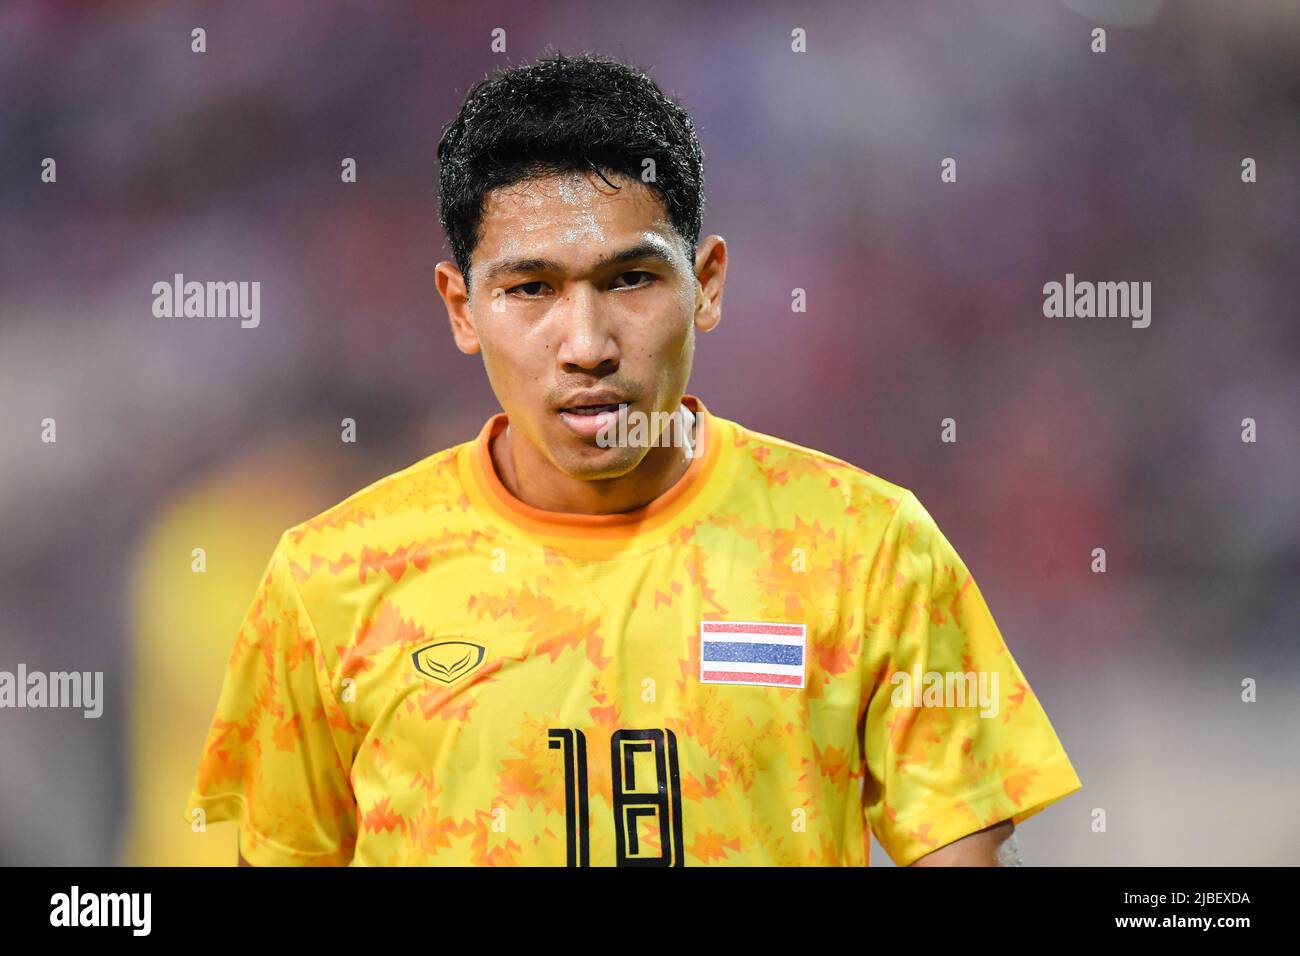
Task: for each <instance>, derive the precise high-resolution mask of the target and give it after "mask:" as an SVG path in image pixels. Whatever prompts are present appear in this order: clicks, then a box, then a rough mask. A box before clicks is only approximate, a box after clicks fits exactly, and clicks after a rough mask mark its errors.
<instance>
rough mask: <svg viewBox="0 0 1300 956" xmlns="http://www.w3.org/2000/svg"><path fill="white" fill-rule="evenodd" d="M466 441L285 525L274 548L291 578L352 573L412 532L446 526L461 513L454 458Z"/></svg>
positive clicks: (408, 539) (409, 539)
mask: <svg viewBox="0 0 1300 956" xmlns="http://www.w3.org/2000/svg"><path fill="white" fill-rule="evenodd" d="M467 444H470V443H469V442H464V443H461V444H459V445H453V446H451V447H450V448H445V449H443V450H442V451H439V452H436V453H434V454H432V455H429V456H428V457H426V458H422V459H420V460H419V461H417V462H415V463H414V464H411V465H408V466H407V467H406V468H403V469H401V470H400V471H396V472H393V473H392V474H389V475H385V476H384V477H382V478H380V479H378V480H377V481H374V482H372V483H371V484H369V485H366V486H365V487H364V488H361V489H360V490H358V491H356V492H354V493H353V494H351V495H349V496H348V497H346V498H344V499H343V500H342V501H340V502H338V503H337V504H334V505H332V506H330V507H329V508H326V509H325V510H324V511H322V512H320V513H319V514H316V515H314V516H312V517H311V518H308V519H307V520H306V521H302V522H299V523H298V524H296V525H294V526H292V527H290V528H288V529H286V530H285V532H284V533H283V535H282V536H281V538H280V542H279V544H278V545H277V549H276V550H277V555H278V556H279V557H280V558H281V559H282V560H283V561H285V562H286V563H287V565H288V568H289V570H290V572H291V573H292V576H293V578H294V581H295V583H296V584H299V585H301V584H303V583H304V582H306V581H308V580H310V579H312V578H314V577H316V576H317V574H318V573H320V572H328V575H327V576H329V577H338V576H339V575H341V574H343V573H344V572H347V571H349V569H350V570H351V573H353V574H355V573H356V572H357V567H356V566H357V565H358V564H364V563H365V562H366V561H368V560H374V559H376V558H377V557H378V558H382V557H383V556H387V555H390V554H391V553H392V552H393V551H394V550H395V549H405V548H409V547H414V546H417V545H418V542H417V541H416V540H415V538H416V537H418V536H419V535H420V534H426V535H427V534H428V533H429V529H430V528H436V527H445V526H446V525H447V524H448V523H449V522H451V521H454V520H455V517H456V516H457V515H462V514H464V512H465V508H466V501H465V495H464V490H463V487H462V485H461V481H460V474H459V470H458V464H457V459H458V457H459V453H460V452H461V450H462V449H463V448H464V447H465V445H467ZM439 517H443V518H446V519H447V520H446V521H442V522H437V521H435V522H433V523H430V521H429V519H430V518H435V519H436V518H439ZM412 519H417V520H412ZM413 535H414V536H415V537H413ZM362 576H363V577H364V572H363V573H362Z"/></svg>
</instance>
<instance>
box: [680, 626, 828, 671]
mask: <svg viewBox="0 0 1300 956" xmlns="http://www.w3.org/2000/svg"><path fill="white" fill-rule="evenodd" d="M806 638H807V628H806V626H805V625H803V624H777V623H769V622H766V621H701V622H700V683H702V684H761V685H764V686H767V687H803V684H804V675H805V668H804V660H805V650H806V648H805V644H806Z"/></svg>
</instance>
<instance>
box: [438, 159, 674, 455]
mask: <svg viewBox="0 0 1300 956" xmlns="http://www.w3.org/2000/svg"><path fill="white" fill-rule="evenodd" d="M609 179H610V182H613V183H614V184H615V185H617V186H619V187H621V188H619V189H613V188H611V187H610V186H609V185H607V184H606V183H605V182H604V181H603V180H602V179H601V178H600V177H599V176H597V175H596V174H595V173H576V172H575V173H568V174H558V175H551V176H547V177H541V178H537V179H531V180H525V181H523V182H520V183H517V184H515V185H513V186H509V187H503V188H501V189H497V190H493V191H492V192H490V193H489V194H488V195H487V196H486V197H485V202H484V212H483V219H482V225H481V227H480V231H479V242H478V245H477V246H476V247H475V249H474V254H473V263H472V265H471V268H470V282H471V284H470V288H469V300H470V312H471V314H472V321H473V327H474V336H475V337H476V338H477V342H478V345H479V346H480V347H481V349H482V352H483V364H484V367H485V369H486V370H487V375H488V380H489V382H490V383H491V385H492V390H493V391H494V392H495V393H496V396H497V400H498V401H499V402H500V403H501V407H502V408H503V409H504V410H505V412H506V414H507V415H508V416H509V418H510V426H511V429H512V432H513V433H514V434H516V435H518V436H520V437H523V438H526V439H527V440H529V441H531V442H532V443H533V445H534V446H535V447H536V448H537V449H538V451H540V452H541V454H543V455H544V456H545V457H546V458H547V459H548V460H549V461H550V462H551V463H552V464H553V465H555V467H556V468H558V469H560V470H561V471H563V472H565V473H566V474H568V475H570V476H571V477H575V478H584V479H596V478H615V477H619V476H620V475H623V474H626V473H627V472H629V471H631V470H632V469H634V468H636V466H637V465H639V464H640V463H641V460H642V459H643V458H644V457H645V455H646V453H647V452H648V451H649V450H650V449H649V448H648V447H645V446H642V447H608V448H606V447H601V445H600V444H599V443H598V440H597V430H598V428H599V426H600V425H601V424H603V423H606V422H608V421H609V417H608V416H597V415H593V414H591V409H590V408H587V409H586V410H585V411H572V410H568V409H574V408H575V407H576V406H590V405H592V404H593V403H596V404H605V403H612V404H613V405H617V404H618V403H626V405H627V409H626V412H627V413H628V414H631V413H634V412H637V413H643V414H645V415H646V416H651V415H652V414H653V413H654V412H668V413H671V412H674V411H676V409H677V408H678V405H679V404H680V401H681V397H682V394H683V393H684V392H685V390H686V385H687V381H688V379H689V378H690V371H691V361H692V358H693V355H694V348H695V317H696V311H697V305H696V303H697V292H698V291H699V288H700V287H699V284H698V282H697V280H696V276H695V272H694V268H693V263H691V262H690V261H689V260H688V258H687V256H686V251H685V250H684V249H683V243H682V241H681V239H680V237H679V236H678V234H677V233H676V231H675V230H674V229H673V227H672V225H671V223H670V222H669V220H668V219H667V216H666V214H665V211H664V207H663V203H662V201H661V200H660V199H659V198H658V196H657V194H655V193H654V192H652V191H651V190H650V189H649V188H648V187H647V186H645V185H644V184H642V183H639V182H637V181H635V180H632V179H628V178H624V177H617V178H616V177H614V176H610V177H609ZM463 347H464V346H463V345H462V348H463ZM600 392H609V393H612V394H610V395H608V396H602V395H599V394H596V393H600ZM583 393H588V394H585V395H584V394H583ZM662 421H664V419H663V418H653V417H648V418H647V424H648V423H649V422H662Z"/></svg>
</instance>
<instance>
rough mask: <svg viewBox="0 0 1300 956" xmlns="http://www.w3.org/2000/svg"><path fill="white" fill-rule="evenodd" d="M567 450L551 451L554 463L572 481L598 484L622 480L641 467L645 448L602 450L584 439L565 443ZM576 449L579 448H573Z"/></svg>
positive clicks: (554, 449)
mask: <svg viewBox="0 0 1300 956" xmlns="http://www.w3.org/2000/svg"><path fill="white" fill-rule="evenodd" d="M566 444H567V446H568V447H564V448H552V450H551V460H552V461H554V462H555V466H556V467H557V468H559V469H560V470H561V471H563V472H564V473H565V474H566V475H568V476H569V477H571V478H581V479H582V480H583V481H596V480H598V479H603V478H621V477H623V476H624V475H626V474H627V473H628V472H630V471H632V470H633V469H634V468H636V466H637V465H639V464H641V461H642V459H644V458H645V453H646V452H647V451H648V450H649V449H646V448H601V447H600V446H599V445H596V444H594V443H593V444H587V443H586V442H584V441H582V440H581V439H577V438H575V439H573V440H572V441H570V442H567V443H566ZM574 446H576V447H574Z"/></svg>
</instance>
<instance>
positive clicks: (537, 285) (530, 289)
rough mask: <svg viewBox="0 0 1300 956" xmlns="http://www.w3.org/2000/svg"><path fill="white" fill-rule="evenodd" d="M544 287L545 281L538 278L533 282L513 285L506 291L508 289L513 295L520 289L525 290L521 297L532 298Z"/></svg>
mask: <svg viewBox="0 0 1300 956" xmlns="http://www.w3.org/2000/svg"><path fill="white" fill-rule="evenodd" d="M545 287H546V283H545V282H542V281H541V280H540V279H538V280H536V281H534V282H524V283H522V284H521V285H517V286H513V287H512V288H510V289H508V290H507V291H508V292H509V293H510V294H511V295H514V294H515V293H517V292H519V291H520V290H526V291H524V292H523V298H525V299H534V298H536V297H537V294H540V293H541V291H542V289H543V288H545Z"/></svg>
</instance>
